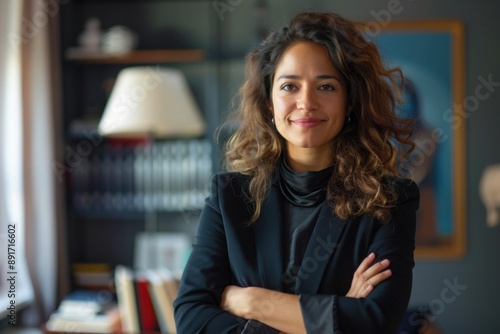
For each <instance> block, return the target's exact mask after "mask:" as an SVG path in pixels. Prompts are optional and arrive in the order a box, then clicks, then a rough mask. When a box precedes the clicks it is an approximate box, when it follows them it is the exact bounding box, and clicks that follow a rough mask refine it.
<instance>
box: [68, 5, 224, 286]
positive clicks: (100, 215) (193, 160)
mask: <svg viewBox="0 0 500 334" xmlns="http://www.w3.org/2000/svg"><path fill="white" fill-rule="evenodd" d="M59 9H60V13H59V20H60V29H59V32H60V49H61V50H60V52H61V59H62V62H61V80H62V85H61V86H62V101H61V102H62V109H63V124H62V131H63V134H64V139H65V143H64V146H65V150H64V157H61V161H62V164H61V166H59V167H60V169H59V171H58V176H59V178H60V180H61V182H64V184H65V191H66V204H65V207H66V217H67V234H68V239H67V245H68V251H69V256H68V257H69V262H70V263H69V264H70V267H71V266H72V265H73V264H86V263H104V264H106V265H109V267H111V268H114V267H115V266H116V265H125V266H129V267H133V265H134V263H133V262H134V241H135V238H136V236H137V235H138V234H139V233H141V232H143V231H144V230H145V228H146V226H145V204H144V203H146V201H150V202H151V203H152V204H153V205H154V208H155V210H156V211H157V214H158V230H159V231H160V232H173V233H177V232H181V233H186V234H188V235H189V236H191V237H192V236H193V235H194V231H195V230H196V222H197V216H198V214H199V211H200V209H201V206H202V202H203V198H204V197H205V196H206V194H207V191H208V187H207V183H208V181H209V177H210V175H211V174H212V173H213V171H215V170H217V169H218V168H219V164H218V162H219V157H218V154H219V153H218V152H219V148H218V146H217V145H216V144H214V142H213V135H212V134H213V132H214V131H215V128H216V127H217V125H218V124H219V123H220V118H221V116H220V111H219V109H220V108H219V103H220V102H219V100H220V93H219V90H218V85H217V83H218V82H219V80H220V75H219V71H220V70H219V67H220V62H219V57H218V51H217V50H218V45H219V42H218V33H217V31H218V29H220V28H219V24H220V21H219V20H218V17H217V15H216V13H214V12H213V8H212V5H211V2H210V1H206V0H199V1H196V0H189V1H180V0H168V1H165V0H145V1H132V0H100V1H96V0H74V1H71V2H67V3H65V4H64V5H61V6H60V8H59ZM89 18H97V19H98V20H99V22H100V27H101V31H102V32H105V31H106V30H107V29H109V28H110V27H113V26H117V25H123V26H126V27H127V28H129V29H130V30H132V31H133V32H134V33H135V34H136V35H137V36H138V43H137V46H136V48H135V49H133V50H132V51H130V52H127V53H124V54H120V55H111V54H107V53H104V52H100V51H92V52H90V51H82V50H83V49H82V48H81V47H80V46H79V45H78V39H79V35H80V34H81V32H82V31H83V30H84V28H85V23H86V21H87V20H88V19H89ZM129 66H150V67H151V68H152V69H154V68H156V67H158V66H160V67H173V68H176V69H179V70H181V71H182V72H183V73H184V75H185V76H186V79H187V81H188V84H189V86H190V88H191V90H192V93H193V95H194V97H195V100H196V102H197V104H198V106H199V108H200V109H201V111H202V113H203V116H204V118H205V120H206V123H207V128H208V130H207V132H206V135H205V136H202V137H197V138H191V139H178V138H173V139H165V140H156V141H155V142H154V144H153V147H152V150H151V151H149V150H148V149H146V147H147V144H148V143H147V140H143V139H109V138H103V137H100V136H99V135H98V132H97V125H98V122H99V120H100V118H101V116H102V112H103V110H104V107H105V105H106V101H107V99H108V97H109V94H110V92H111V89H112V87H113V83H114V81H115V79H116V77H117V74H118V73H119V72H120V70H122V69H123V68H126V67H129ZM150 170H151V171H152V177H153V180H154V182H153V188H152V189H151V190H150V192H149V193H145V192H144V191H143V185H144V182H146V181H145V180H146V179H147V178H148V177H150V176H151V175H150V174H149V172H148V171H150ZM151 203H150V204H151ZM72 287H73V288H78V287H80V286H79V284H78V282H77V281H76V280H74V279H73V281H72ZM95 288H105V287H104V286H96V287H95Z"/></svg>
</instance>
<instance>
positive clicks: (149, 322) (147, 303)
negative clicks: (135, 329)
mask: <svg viewBox="0 0 500 334" xmlns="http://www.w3.org/2000/svg"><path fill="white" fill-rule="evenodd" d="M136 285H137V304H138V306H139V317H140V319H141V321H140V322H141V327H142V328H141V329H142V330H143V331H155V330H158V329H159V325H158V319H157V318H156V313H155V309H154V307H153V303H152V301H151V295H150V294H149V287H148V285H149V281H148V279H147V278H146V277H145V276H144V275H142V274H141V273H138V274H137V277H136Z"/></svg>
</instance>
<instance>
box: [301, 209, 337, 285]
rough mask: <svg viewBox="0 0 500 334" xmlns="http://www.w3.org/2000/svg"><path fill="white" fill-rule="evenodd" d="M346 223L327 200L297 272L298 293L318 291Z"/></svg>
mask: <svg viewBox="0 0 500 334" xmlns="http://www.w3.org/2000/svg"><path fill="white" fill-rule="evenodd" d="M345 225H346V221H344V220H341V219H340V218H338V217H337V215H335V214H334V213H332V209H331V208H330V206H329V205H328V203H327V202H325V203H324V204H323V207H322V208H321V212H320V214H319V217H318V221H317V222H316V226H315V228H314V231H313V233H312V235H311V239H310V240H309V244H308V245H307V248H306V252H305V254H304V259H303V261H302V265H301V267H300V269H299V272H298V274H297V282H296V286H295V291H296V293H297V294H298V293H316V292H317V290H318V287H319V284H320V283H321V279H322V278H323V273H324V271H325V269H326V266H327V265H328V263H330V259H331V258H332V257H333V255H334V254H335V251H336V249H337V247H338V242H339V240H340V237H341V236H342V233H343V231H344V227H345Z"/></svg>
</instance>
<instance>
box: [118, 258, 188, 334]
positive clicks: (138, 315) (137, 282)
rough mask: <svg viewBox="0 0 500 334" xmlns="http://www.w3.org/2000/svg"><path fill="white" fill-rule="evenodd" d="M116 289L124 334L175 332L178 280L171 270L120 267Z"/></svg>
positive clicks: (171, 333) (170, 333)
mask: <svg viewBox="0 0 500 334" xmlns="http://www.w3.org/2000/svg"><path fill="white" fill-rule="evenodd" d="M115 286H116V294H117V298H118V306H119V310H120V317H121V319H122V331H123V332H124V333H143V332H151V331H160V332H161V333H168V334H175V333H176V329H175V322H174V309H173V300H174V299H175V298H176V297H177V290H178V280H177V279H176V278H175V277H174V276H173V275H172V274H171V272H170V271H169V270H167V269H155V270H153V269H145V270H140V271H133V270H132V269H130V268H128V267H125V266H117V267H116V268H115Z"/></svg>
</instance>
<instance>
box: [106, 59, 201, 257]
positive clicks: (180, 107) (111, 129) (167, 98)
mask: <svg viewBox="0 0 500 334" xmlns="http://www.w3.org/2000/svg"><path fill="white" fill-rule="evenodd" d="M205 128H206V125H205V122H204V120H203V118H202V116H201V113H200V110H199V108H198V106H197V104H196V102H195V100H194V98H193V95H192V93H191V91H190V89H189V86H188V84H187V81H186V79H185V77H184V75H183V74H182V72H181V71H179V70H176V69H171V68H161V67H159V66H157V67H148V66H145V67H142V66H138V67H128V68H125V69H123V70H121V71H120V72H119V74H118V77H117V79H116V82H115V84H114V87H113V89H112V92H111V95H110V97H109V99H108V102H107V104H106V107H105V109H104V113H103V116H102V118H101V120H100V122H99V125H98V131H99V133H100V134H101V135H102V136H105V137H112V138H146V139H148V141H147V144H148V145H147V146H146V150H148V152H149V157H150V158H149V162H147V168H149V173H146V175H147V174H149V176H147V177H146V180H145V182H144V191H145V194H146V195H147V196H144V199H145V200H144V209H145V214H146V216H145V230H146V232H153V231H157V212H156V208H155V204H154V201H153V199H152V197H151V196H152V193H153V191H152V190H153V185H154V182H155V181H154V180H153V158H154V157H153V146H154V141H155V139H157V138H163V139H167V138H169V139H180V138H186V139H187V138H193V137H199V136H202V135H203V134H204V133H205ZM147 198H149V200H146V199H147ZM148 234H151V235H152V233H148ZM151 246H152V247H151V248H150V250H151V252H152V253H151V257H150V259H151V261H152V262H151V263H155V260H154V259H155V258H156V256H157V254H155V253H154V248H155V247H154V246H153V245H151Z"/></svg>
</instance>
